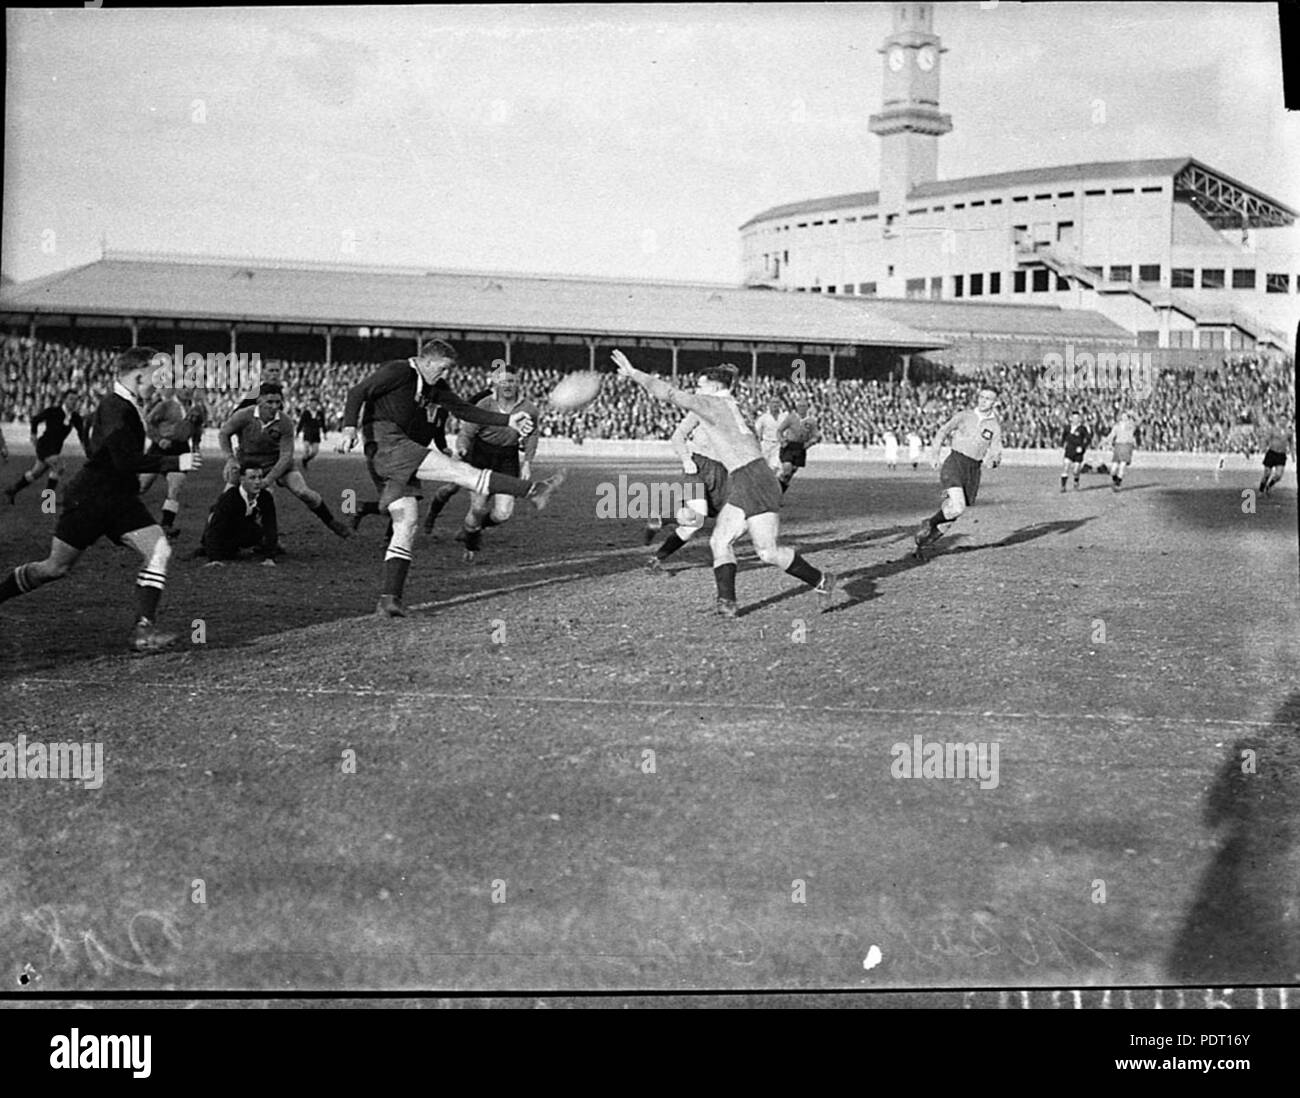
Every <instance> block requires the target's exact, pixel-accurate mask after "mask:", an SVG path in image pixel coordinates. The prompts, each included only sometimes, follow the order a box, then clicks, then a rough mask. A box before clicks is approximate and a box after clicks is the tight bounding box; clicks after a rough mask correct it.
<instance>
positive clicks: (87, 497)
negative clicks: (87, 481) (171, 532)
mask: <svg viewBox="0 0 1300 1098" xmlns="http://www.w3.org/2000/svg"><path fill="white" fill-rule="evenodd" d="M157 525H158V520H157V519H156V518H154V517H153V515H152V514H150V513H149V508H148V507H146V506H145V505H144V502H143V500H141V499H140V497H139V496H115V495H103V494H95V493H93V492H89V493H85V494H82V493H78V494H75V495H74V494H73V493H71V492H69V494H68V498H67V499H66V500H65V501H64V504H63V512H62V513H61V514H60V515H59V521H58V523H57V524H56V525H55V527H54V536H55V537H56V538H58V539H59V540H60V541H65V542H67V543H68V544H69V545H71V546H72V547H73V548H74V549H89V548H90V547H91V546H92V545H94V544H95V542H97V541H98V540H99V539H100V538H109V539H110V540H112V541H115V542H121V540H122V538H123V537H124V536H125V535H126V534H129V533H131V532H132V531H134V530H143V529H145V528H146V527H149V526H157Z"/></svg>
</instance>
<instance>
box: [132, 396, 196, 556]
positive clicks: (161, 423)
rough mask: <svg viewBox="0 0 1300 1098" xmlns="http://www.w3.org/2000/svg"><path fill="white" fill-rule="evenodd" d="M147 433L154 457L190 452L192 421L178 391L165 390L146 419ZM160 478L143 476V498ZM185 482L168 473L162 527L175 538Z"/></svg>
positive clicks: (176, 475)
mask: <svg viewBox="0 0 1300 1098" xmlns="http://www.w3.org/2000/svg"><path fill="white" fill-rule="evenodd" d="M144 424H145V430H146V431H147V432H148V434H149V438H150V440H151V442H152V445H151V446H150V447H149V453H151V454H163V455H167V456H172V457H174V456H175V455H177V454H181V453H186V452H188V451H189V450H191V445H190V427H191V419H190V416H189V414H188V413H187V412H186V410H185V406H184V405H183V404H182V403H181V402H180V400H179V399H178V397H177V393H176V390H175V389H163V390H162V399H160V400H159V401H158V403H157V404H155V405H154V406H153V407H152V408H150V409H149V412H148V414H147V415H146V416H145V417H144ZM157 479H158V474H157V473H144V474H142V475H141V477H140V494H141V495H144V493H145V492H147V491H149V489H150V488H152V487H153V482H154V481H155V480H157ZM184 483H185V474H184V473H180V472H175V473H168V474H167V498H166V499H165V500H163V505H162V528H163V533H165V534H166V535H167V536H168V537H169V538H174V537H175V536H176V535H177V534H178V533H179V531H178V530H177V529H176V516H177V515H178V514H179V513H180V509H181V487H182V485H184Z"/></svg>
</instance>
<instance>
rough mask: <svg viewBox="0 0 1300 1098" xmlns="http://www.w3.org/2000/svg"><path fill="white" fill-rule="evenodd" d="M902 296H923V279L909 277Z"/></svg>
mask: <svg viewBox="0 0 1300 1098" xmlns="http://www.w3.org/2000/svg"><path fill="white" fill-rule="evenodd" d="M904 296H905V297H911V298H916V297H925V279H923V278H909V279H908V280H907V284H906V286H905V287H904Z"/></svg>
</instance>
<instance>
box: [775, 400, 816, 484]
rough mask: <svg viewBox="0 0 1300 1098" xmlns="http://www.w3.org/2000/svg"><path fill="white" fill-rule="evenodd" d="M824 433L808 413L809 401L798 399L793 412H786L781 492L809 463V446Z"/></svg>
mask: <svg viewBox="0 0 1300 1098" xmlns="http://www.w3.org/2000/svg"><path fill="white" fill-rule="evenodd" d="M821 438H822V433H821V430H820V429H819V428H818V426H817V421H816V420H815V419H813V417H812V416H811V415H809V413H808V402H807V401H806V400H797V401H795V404H794V411H793V412H786V414H785V416H784V418H783V419H782V420H781V455H780V457H781V472H780V474H779V476H778V478H777V479H778V480H779V481H780V482H781V493H782V494H783V495H784V494H785V490H786V489H787V488H789V487H790V481H792V480H794V475H795V473H796V472H798V471H799V470H800V469H802V468H803V467H804V466H805V465H807V464H808V448H809V447H810V446H815V445H816V444H817V443H818V442H820V441H821Z"/></svg>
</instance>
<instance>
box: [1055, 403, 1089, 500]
mask: <svg viewBox="0 0 1300 1098" xmlns="http://www.w3.org/2000/svg"><path fill="white" fill-rule="evenodd" d="M1061 445H1062V446H1064V447H1065V463H1064V464H1063V465H1062V466H1061V491H1062V492H1064V491H1065V481H1066V479H1067V478H1068V477H1069V475H1070V474H1071V473H1073V474H1074V489H1075V491H1076V492H1077V491H1078V490H1079V469H1080V467H1081V466H1082V465H1083V458H1084V455H1085V454H1086V453H1087V452H1088V447H1089V446H1091V445H1092V432H1091V431H1089V430H1088V428H1087V427H1086V426H1085V425H1084V422H1083V414H1082V413H1080V412H1071V413H1070V426H1068V427H1067V428H1066V429H1065V432H1064V433H1063V434H1062V435H1061Z"/></svg>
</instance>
